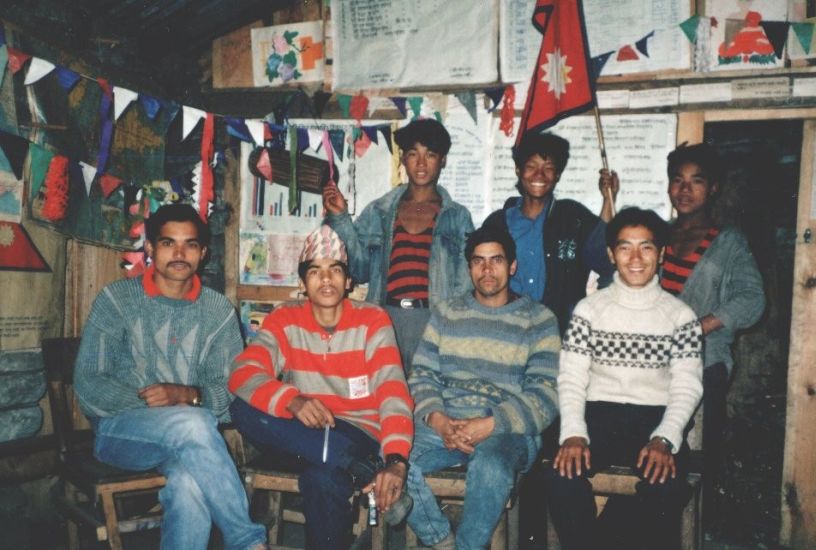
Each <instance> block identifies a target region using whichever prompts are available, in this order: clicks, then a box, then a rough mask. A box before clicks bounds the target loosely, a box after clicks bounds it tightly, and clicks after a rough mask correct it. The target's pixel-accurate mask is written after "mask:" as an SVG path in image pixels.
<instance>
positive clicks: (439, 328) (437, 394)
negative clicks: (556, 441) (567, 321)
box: [408, 227, 560, 549]
mask: <svg viewBox="0 0 816 550" xmlns="http://www.w3.org/2000/svg"><path fill="white" fill-rule="evenodd" d="M465 257H466V259H467V262H468V269H469V271H470V278H471V280H472V282H473V287H474V290H473V291H472V292H468V293H466V294H464V295H462V296H458V297H455V298H452V299H449V300H447V301H445V302H443V303H442V304H440V305H439V306H438V307H437V308H436V309H434V310H433V312H432V314H431V318H430V321H429V322H428V326H427V327H426V329H425V333H424V334H423V336H422V340H421V341H420V344H419V347H418V348H417V352H416V354H415V355H414V363H413V370H412V372H411V377H410V378H409V380H408V385H409V387H410V390H411V394H412V395H413V397H414V401H415V405H416V408H415V410H414V423H415V436H414V446H413V448H412V450H411V456H410V467H409V469H408V493H409V494H410V495H411V497H412V498H413V500H414V507H413V510H412V511H411V514H410V515H409V516H408V524H409V525H410V526H411V529H412V530H413V531H414V532H415V533H416V534H417V536H418V537H419V538H420V540H422V542H423V543H424V544H425V545H432V546H433V547H434V548H436V549H453V548H454V547H456V548H459V549H470V548H474V549H475V548H484V547H485V546H486V545H487V544H488V543H489V542H490V538H491V535H492V533H493V530H494V528H495V527H496V524H497V523H498V520H499V517H500V516H501V513H502V509H503V508H504V505H505V503H506V502H507V498H508V496H509V495H510V491H511V490H512V488H513V483H514V480H515V476H516V473H517V472H520V471H524V470H526V469H527V468H529V467H530V465H531V464H532V462H533V460H534V459H535V457H536V454H537V453H538V450H539V448H540V445H541V439H540V435H539V434H540V433H541V432H542V431H543V430H544V428H546V427H547V426H548V425H549V424H550V423H551V422H552V421H553V419H554V418H555V417H556V416H557V414H558V409H557V403H556V387H555V386H556V374H557V364H558V352H559V348H560V339H559V333H558V322H557V320H556V318H555V316H554V315H553V313H552V312H551V311H550V310H548V309H547V308H546V307H544V306H543V305H541V304H538V303H536V302H534V301H533V300H531V299H530V298H529V297H527V296H519V295H517V294H515V293H513V292H512V291H511V290H510V289H509V287H508V282H509V279H510V276H511V275H512V274H513V272H514V271H515V269H516V249H515V244H514V243H513V239H512V237H511V236H510V235H509V234H508V233H507V232H506V231H503V230H500V229H496V228H485V227H482V228H481V229H479V230H477V231H474V232H473V233H471V234H470V235H469V237H468V240H467V244H466V246H465ZM456 465H466V466H467V479H466V486H467V493H466V495H465V504H464V512H463V515H462V520H461V522H460V524H459V529H458V530H457V533H456V536H455V537H454V534H453V531H452V530H451V525H450V523H449V522H448V520H447V519H446V518H445V516H444V515H443V514H442V512H441V510H440V509H439V506H438V505H437V503H436V499H435V498H434V496H433V494H432V493H431V490H430V489H429V487H428V485H427V484H426V482H425V479H424V477H423V474H426V473H430V472H434V471H438V470H442V469H444V468H448V467H451V466H456Z"/></svg>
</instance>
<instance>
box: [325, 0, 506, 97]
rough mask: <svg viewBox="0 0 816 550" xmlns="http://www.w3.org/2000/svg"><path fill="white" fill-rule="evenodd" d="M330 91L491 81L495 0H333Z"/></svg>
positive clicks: (494, 75) (493, 77)
mask: <svg viewBox="0 0 816 550" xmlns="http://www.w3.org/2000/svg"><path fill="white" fill-rule="evenodd" d="M331 14H332V15H331V17H332V39H333V44H334V45H333V55H334V58H333V61H332V68H333V71H334V82H333V83H332V86H333V88H334V89H360V88H409V87H415V86H437V85H443V84H444V85H449V84H484V83H489V82H495V81H496V80H497V77H498V74H497V70H496V56H497V55H498V45H497V40H496V37H497V36H498V21H499V17H498V0H479V1H478V2H473V1H471V0H423V1H422V2H406V1H405V0H378V1H376V2H360V1H359V0H332V2H331Z"/></svg>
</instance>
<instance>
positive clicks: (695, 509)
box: [543, 404, 703, 550]
mask: <svg viewBox="0 0 816 550" xmlns="http://www.w3.org/2000/svg"><path fill="white" fill-rule="evenodd" d="M702 433H703V407H702V404H701V405H700V406H699V407H698V408H697V412H696V414H695V416H694V427H693V428H692V430H691V431H690V432H689V434H688V435H687V436H686V441H687V442H688V444H689V447H690V448H691V449H692V456H691V468H690V472H689V474H688V475H687V481H688V484H689V486H690V487H691V497H690V498H689V500H688V502H687V503H686V505H685V506H684V507H683V512H682V516H681V524H680V547H681V548H682V549H683V550H702V548H703V483H702V474H701V473H700V472H701V470H702V468H701V467H700V464H701V457H702V453H701V451H700V449H702V439H703V438H702ZM543 462H544V465H545V467H552V463H551V461H550V460H544V461H543ZM638 481H639V478H638V476H637V474H636V473H635V472H634V471H633V470H632V469H631V468H626V467H620V466H611V467H609V468H607V469H606V470H604V471H602V472H598V473H597V474H595V476H594V477H592V478H590V482H591V483H592V491H593V492H594V493H595V503H596V505H597V507H598V513H599V514H600V512H601V511H603V507H604V505H605V504H606V501H607V499H608V498H609V497H610V496H614V495H634V494H635V485H637V482H638ZM560 548H561V544H560V543H559V541H558V535H557V534H556V532H555V526H554V525H553V523H552V518H550V514H549V511H548V512H547V550H560Z"/></svg>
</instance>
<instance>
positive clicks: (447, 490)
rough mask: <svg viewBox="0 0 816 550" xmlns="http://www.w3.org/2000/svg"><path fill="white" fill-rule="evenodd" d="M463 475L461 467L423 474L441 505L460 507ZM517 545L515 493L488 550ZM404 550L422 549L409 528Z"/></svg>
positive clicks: (504, 548) (510, 547) (463, 495)
mask: <svg viewBox="0 0 816 550" xmlns="http://www.w3.org/2000/svg"><path fill="white" fill-rule="evenodd" d="M465 473H466V470H465V468H464V467H462V466H458V467H456V468H448V469H446V470H442V471H440V472H434V473H432V474H425V481H426V482H427V483H428V487H430V489H431V492H432V493H433V494H434V496H436V497H437V499H439V500H441V501H442V503H443V504H456V505H459V506H461V505H462V504H463V503H464V500H465ZM518 544H519V507H518V505H517V502H516V491H515V490H514V491H513V492H512V493H511V494H510V499H509V500H508V501H507V505H506V506H505V509H504V513H503V514H502V517H501V519H500V520H499V524H498V525H497V526H496V530H495V531H493V538H492V539H491V540H490V550H515V549H516V548H518ZM405 548H406V550H413V549H416V548H423V547H422V546H419V543H418V541H417V538H416V535H415V534H414V533H413V531H411V528H410V527H408V528H407V529H406V542H405Z"/></svg>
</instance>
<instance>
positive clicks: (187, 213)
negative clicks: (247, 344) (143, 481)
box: [74, 204, 266, 550]
mask: <svg viewBox="0 0 816 550" xmlns="http://www.w3.org/2000/svg"><path fill="white" fill-rule="evenodd" d="M146 233H147V241H146V242H145V250H146V251H147V253H148V255H149V256H150V258H151V260H152V263H151V264H150V267H149V268H148V269H147V271H145V273H144V275H142V276H141V277H137V278H135V279H126V280H122V281H116V282H115V283H112V284H110V285H108V286H106V287H105V288H104V289H102V292H100V293H99V296H97V298H96V300H95V301H94V304H93V307H92V308H91V314H90V316H89V317H88V321H87V322H86V323H85V328H84V330H83V332H82V344H81V345H80V348H79V355H78V356H77V361H76V372H75V374H74V382H75V389H76V394H77V396H78V398H79V404H80V406H81V407H82V412H84V413H85V416H87V417H88V420H90V422H91V424H92V425H93V428H94V431H95V432H96V439H95V443H94V454H95V455H96V457H97V458H98V459H99V460H101V461H103V462H106V463H108V464H111V465H113V466H116V467H118V468H122V469H125V470H137V471H141V470H149V469H151V468H156V469H157V470H158V471H160V472H161V473H162V474H164V475H165V476H166V477H167V485H165V486H164V488H163V489H162V490H161V491H160V492H159V500H160V501H161V503H162V508H163V509H164V515H163V517H162V526H161V546H162V548H174V549H176V548H177V549H185V550H187V549H189V550H206V548H207V543H208V541H209V538H210V527H211V525H212V523H215V524H216V525H217V526H218V529H219V530H220V531H221V534H222V536H223V539H224V546H225V548H228V549H230V550H247V549H252V550H256V549H260V548H266V545H265V544H264V540H265V539H266V533H265V532H264V528H263V526H261V525H258V524H255V523H252V522H251V521H250V519H249V511H248V506H247V498H246V493H245V492H244V488H243V486H242V485H241V480H240V479H239V477H238V472H237V471H236V469H235V464H233V462H232V459H231V458H230V455H229V452H228V451H227V447H226V445H225V444H224V439H223V438H222V437H221V434H220V433H218V420H219V419H220V420H228V419H229V416H228V414H227V407H228V406H229V403H230V399H231V396H230V394H229V392H228V391H227V387H226V386H227V375H228V374H229V365H230V360H231V359H232V358H233V357H234V356H235V354H236V353H238V352H239V351H240V350H241V347H242V345H243V343H242V342H241V333H240V331H239V329H238V318H237V317H236V316H235V310H234V309H233V307H232V304H230V303H229V301H228V300H227V299H226V298H225V297H224V296H223V295H222V294H219V293H217V292H215V291H214V290H211V289H209V288H206V287H203V286H201V280H200V279H199V277H198V275H196V272H197V270H198V267H199V264H200V262H201V261H202V260H203V258H204V256H205V255H206V253H207V245H208V244H209V239H210V231H209V228H208V227H207V226H206V225H205V224H204V223H203V222H202V221H201V219H200V218H199V216H198V213H197V212H196V211H195V210H194V209H193V208H192V207H191V206H189V205H180V204H175V205H167V206H162V207H161V208H159V209H158V210H157V211H156V212H154V213H153V214H152V215H151V216H150V218H148V220H147V223H146Z"/></svg>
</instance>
